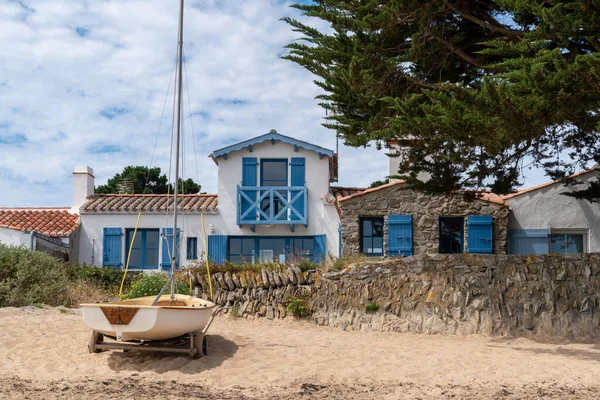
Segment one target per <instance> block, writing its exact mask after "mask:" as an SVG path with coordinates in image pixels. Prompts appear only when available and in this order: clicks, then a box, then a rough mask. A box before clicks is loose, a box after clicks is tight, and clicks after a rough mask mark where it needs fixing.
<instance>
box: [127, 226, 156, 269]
mask: <svg viewBox="0 0 600 400" xmlns="http://www.w3.org/2000/svg"><path fill="white" fill-rule="evenodd" d="M133 232H134V229H126V230H125V236H126V246H125V250H126V251H127V253H126V255H125V257H127V254H128V252H129V246H130V245H131V240H132V238H133ZM159 245H160V236H159V231H158V229H138V230H137V233H136V234H135V240H134V241H133V247H132V249H131V258H130V259H129V268H130V269H156V268H158V248H159Z"/></svg>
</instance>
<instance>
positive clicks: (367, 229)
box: [362, 219, 373, 236]
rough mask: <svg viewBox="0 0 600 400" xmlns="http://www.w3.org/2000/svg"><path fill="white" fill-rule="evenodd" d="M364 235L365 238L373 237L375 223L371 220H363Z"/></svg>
mask: <svg viewBox="0 0 600 400" xmlns="http://www.w3.org/2000/svg"><path fill="white" fill-rule="evenodd" d="M362 234H363V236H373V222H371V220H370V219H363V223H362Z"/></svg>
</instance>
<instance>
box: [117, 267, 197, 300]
mask: <svg viewBox="0 0 600 400" xmlns="http://www.w3.org/2000/svg"><path fill="white" fill-rule="evenodd" d="M165 283H167V275H165V274H163V273H156V272H154V273H151V274H140V275H139V276H138V278H137V280H135V281H134V282H133V283H132V284H131V287H130V288H129V291H128V292H127V295H125V296H124V298H125V299H133V298H136V297H144V296H156V295H157V294H158V293H159V292H160V290H161V289H162V288H163V286H164V285H165ZM176 289H177V293H179V294H187V295H189V294H191V293H190V286H189V283H188V282H184V281H182V280H179V279H177V278H176ZM166 293H170V292H169V290H168V289H167V291H166Z"/></svg>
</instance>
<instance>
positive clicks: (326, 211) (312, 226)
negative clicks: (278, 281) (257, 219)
mask: <svg viewBox="0 0 600 400" xmlns="http://www.w3.org/2000/svg"><path fill="white" fill-rule="evenodd" d="M244 157H256V158H257V159H258V160H259V162H260V160H263V159H286V160H287V161H288V168H289V162H290V160H291V159H292V158H293V157H304V159H305V174H306V186H307V188H308V201H307V204H308V226H306V227H305V226H304V225H296V226H295V227H294V232H291V231H290V227H289V226H287V225H268V226H264V225H256V226H255V230H256V231H255V232H252V231H251V229H250V226H249V225H243V226H242V227H239V226H238V225H237V224H236V212H237V199H236V196H237V186H238V185H241V184H242V159H243V158H244ZM218 162H219V173H218V185H219V186H218V193H219V214H220V217H221V221H220V223H218V224H215V227H216V229H217V233H220V234H223V235H230V236H245V235H252V236H314V235H322V234H325V235H327V252H328V253H331V254H332V255H333V256H334V257H338V248H339V240H338V236H339V234H338V226H339V223H340V219H339V216H338V214H337V210H336V208H335V206H334V205H332V204H330V203H327V202H326V201H325V202H324V201H322V200H321V197H326V196H327V195H328V194H329V159H328V157H326V156H323V157H321V158H319V155H318V154H317V153H316V152H314V151H312V150H305V149H303V148H297V151H294V146H293V145H291V144H288V143H282V142H279V141H277V142H275V144H274V145H273V144H271V142H263V143H261V144H257V145H254V146H252V152H250V150H249V149H248V148H244V149H243V150H238V151H235V152H232V153H230V154H229V155H228V157H227V159H226V160H225V159H223V158H222V157H220V158H219V159H218ZM259 168H260V165H259ZM259 177H260V170H259ZM258 184H259V185H260V178H259V182H258ZM288 185H291V183H290V174H289V173H288Z"/></svg>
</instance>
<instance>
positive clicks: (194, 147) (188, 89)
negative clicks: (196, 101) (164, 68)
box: [183, 63, 200, 184]
mask: <svg viewBox="0 0 600 400" xmlns="http://www.w3.org/2000/svg"><path fill="white" fill-rule="evenodd" d="M183 73H184V76H185V89H186V92H187V100H188V110H189V111H190V127H191V128H192V145H193V149H194V165H195V166H196V182H197V183H198V184H200V173H199V172H198V153H196V135H195V134H194V119H193V118H192V102H191V101H190V86H189V81H188V73H187V66H186V63H184V64H183Z"/></svg>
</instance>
